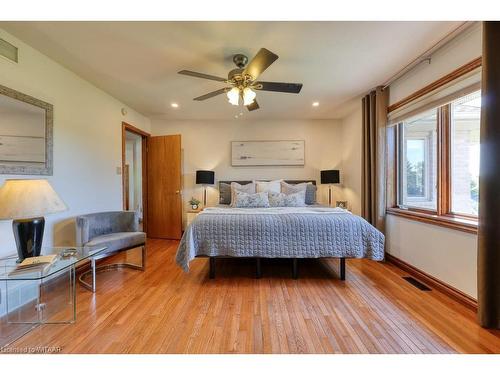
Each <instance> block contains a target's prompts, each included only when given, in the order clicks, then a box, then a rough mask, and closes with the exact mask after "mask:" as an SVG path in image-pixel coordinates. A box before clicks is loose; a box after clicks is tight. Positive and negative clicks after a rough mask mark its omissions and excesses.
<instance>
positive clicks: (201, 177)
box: [196, 171, 215, 207]
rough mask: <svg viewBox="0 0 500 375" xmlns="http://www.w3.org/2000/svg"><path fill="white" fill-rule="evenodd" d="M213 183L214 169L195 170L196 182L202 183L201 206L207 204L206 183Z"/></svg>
mask: <svg viewBox="0 0 500 375" xmlns="http://www.w3.org/2000/svg"><path fill="white" fill-rule="evenodd" d="M214 183H215V172H214V171H196V184H197V185H203V207H206V206H207V185H213V184H214Z"/></svg>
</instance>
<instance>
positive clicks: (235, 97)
mask: <svg viewBox="0 0 500 375" xmlns="http://www.w3.org/2000/svg"><path fill="white" fill-rule="evenodd" d="M227 98H228V99H229V103H231V104H232V105H238V104H239V99H240V90H238V88H237V87H233V88H232V89H231V90H229V91H228V92H227Z"/></svg>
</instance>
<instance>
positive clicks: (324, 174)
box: [321, 169, 340, 206]
mask: <svg viewBox="0 0 500 375" xmlns="http://www.w3.org/2000/svg"><path fill="white" fill-rule="evenodd" d="M321 183H322V184H328V205H329V206H331V205H332V184H338V183H340V172H339V170H338V169H329V170H325V171H321Z"/></svg>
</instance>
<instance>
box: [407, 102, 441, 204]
mask: <svg viewBox="0 0 500 375" xmlns="http://www.w3.org/2000/svg"><path fill="white" fill-rule="evenodd" d="M399 128H400V133H401V137H400V140H401V143H400V146H399V147H400V149H401V154H400V156H401V157H400V159H399V160H400V165H399V170H400V174H401V181H400V184H401V185H400V205H401V206H404V207H416V208H422V209H426V210H433V211H435V210H436V203H437V200H436V196H437V190H436V177H437V110H432V111H428V112H425V113H423V114H420V115H418V116H415V117H414V118H411V119H408V120H407V121H404V122H402V123H401V124H399Z"/></svg>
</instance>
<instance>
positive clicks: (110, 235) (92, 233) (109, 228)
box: [76, 211, 146, 292]
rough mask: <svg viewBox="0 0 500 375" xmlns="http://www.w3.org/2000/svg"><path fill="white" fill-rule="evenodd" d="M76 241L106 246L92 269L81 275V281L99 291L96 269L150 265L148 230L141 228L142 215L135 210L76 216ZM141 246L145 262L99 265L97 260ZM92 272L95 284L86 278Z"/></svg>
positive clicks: (142, 260)
mask: <svg viewBox="0 0 500 375" xmlns="http://www.w3.org/2000/svg"><path fill="white" fill-rule="evenodd" d="M76 242H77V245H78V246H83V247H93V246H105V247H106V250H105V251H104V253H102V254H99V255H98V256H96V257H94V258H92V259H91V267H90V270H89V271H87V272H84V273H82V274H81V275H80V277H79V281H80V283H81V284H82V285H83V286H84V287H86V288H87V289H90V290H92V291H93V292H95V282H96V281H95V275H96V271H100V270H103V271H104V270H109V269H114V268H121V267H127V268H132V269H139V270H144V269H145V265H146V234H145V233H144V232H141V231H139V218H138V216H137V213H135V212H133V211H112V212H99V213H95V214H88V215H81V216H78V217H77V218H76ZM138 247H140V248H141V249H142V259H141V264H140V265H137V264H131V263H114V264H107V265H104V266H100V267H96V266H95V261H96V260H98V259H101V258H104V257H107V256H110V255H112V254H116V253H117V252H120V251H126V250H130V249H135V248H138ZM90 273H92V284H89V283H87V282H86V281H85V280H84V279H85V278H86V277H87V276H88V275H89V274H90Z"/></svg>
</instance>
